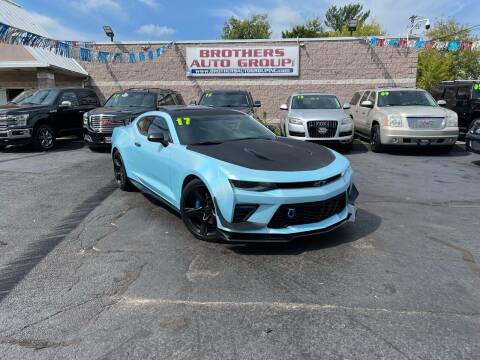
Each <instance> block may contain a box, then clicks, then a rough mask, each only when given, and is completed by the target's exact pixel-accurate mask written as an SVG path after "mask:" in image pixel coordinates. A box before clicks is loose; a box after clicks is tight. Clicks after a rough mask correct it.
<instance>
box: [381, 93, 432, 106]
mask: <svg viewBox="0 0 480 360" xmlns="http://www.w3.org/2000/svg"><path fill="white" fill-rule="evenodd" d="M378 106H379V107H385V106H438V105H437V103H436V101H435V100H434V99H433V98H432V97H431V95H430V94H429V93H427V92H426V91H422V90H418V91H417V90H406V91H399V90H394V91H380V92H379V93H378Z"/></svg>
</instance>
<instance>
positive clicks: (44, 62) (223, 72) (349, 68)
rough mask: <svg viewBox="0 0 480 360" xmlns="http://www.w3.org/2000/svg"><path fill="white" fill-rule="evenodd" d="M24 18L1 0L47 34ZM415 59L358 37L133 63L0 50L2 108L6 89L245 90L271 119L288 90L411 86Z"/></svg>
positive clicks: (115, 49)
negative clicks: (68, 87) (44, 87)
mask: <svg viewBox="0 0 480 360" xmlns="http://www.w3.org/2000/svg"><path fill="white" fill-rule="evenodd" d="M5 8H9V9H10V12H6V11H5ZM12 8H13V9H14V13H15V12H17V15H12V11H11V9H12ZM19 14H21V15H19ZM27 16H28V13H27V12H26V11H25V10H24V9H22V8H20V7H19V6H18V5H15V4H14V3H12V2H11V1H9V0H0V22H4V23H7V24H11V25H12V26H16V27H18V28H21V29H26V30H28V31H31V32H35V33H39V34H40V35H44V34H45V35H44V36H47V35H48V34H46V33H45V31H44V30H43V29H41V28H40V27H38V26H37V25H35V24H34V20H33V19H32V18H31V17H30V18H28V17H27ZM5 21H7V22H5ZM166 44H167V43H166V42H128V41H124V42H123V41H122V42H114V43H108V42H105V43H96V45H95V47H94V49H95V51H96V50H100V51H105V52H109V53H137V54H138V53H140V52H142V53H145V54H148V53H149V52H150V51H154V50H155V49H156V48H158V47H162V46H165V45H166ZM417 61H418V52H417V50H415V49H403V48H393V47H377V46H371V45H369V44H368V43H367V42H366V41H365V40H364V39H361V38H320V39H281V40H199V41H177V42H174V43H173V44H172V46H171V47H170V48H169V49H168V50H166V51H164V52H163V53H162V54H161V56H158V57H157V56H155V57H153V58H152V59H146V60H145V61H136V62H134V63H131V62H129V61H128V60H127V61H121V62H110V61H109V62H106V63H104V62H97V61H96V58H94V61H92V62H84V61H80V60H78V61H76V60H74V59H69V58H65V57H62V56H59V55H54V54H52V53H50V52H49V51H47V50H41V49H32V48H27V47H21V46H12V45H0V103H1V101H2V96H3V100H5V99H6V98H7V97H10V96H7V95H8V94H10V93H12V94H13V93H14V92H15V91H13V92H12V89H16V90H17V91H18V90H20V89H27V88H35V87H41V86H46V85H48V86H88V87H92V88H93V89H94V90H95V91H96V92H97V93H98V94H99V95H100V97H101V99H106V98H108V97H109V96H110V95H111V94H112V93H113V92H115V91H122V90H126V89H129V88H151V87H153V88H169V89H173V90H176V91H179V92H180V93H181V94H182V95H183V97H184V98H185V100H186V101H187V102H191V101H193V100H197V99H198V97H199V95H200V94H201V93H202V92H203V91H205V90H211V89H246V90H249V91H250V92H251V93H252V95H253V97H254V100H260V101H261V102H262V107H261V108H260V110H259V111H258V114H259V116H260V117H261V118H265V119H267V120H269V121H275V120H277V119H278V118H279V116H280V109H279V108H280V105H281V104H282V103H285V102H286V100H287V98H288V96H289V95H290V94H291V93H292V92H294V91H299V90H304V91H321V92H329V93H335V94H337V96H338V97H339V99H340V100H341V101H342V102H346V101H348V100H350V98H351V97H352V95H353V94H354V93H355V92H356V91H358V90H360V89H363V88H370V87H377V86H386V85H389V86H390V85H392V86H407V87H413V86H415V82H416V73H417ZM2 93H3V94H4V95H2Z"/></svg>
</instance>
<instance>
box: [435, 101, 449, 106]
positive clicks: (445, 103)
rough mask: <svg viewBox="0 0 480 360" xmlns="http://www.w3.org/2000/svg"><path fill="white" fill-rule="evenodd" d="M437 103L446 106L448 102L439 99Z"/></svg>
mask: <svg viewBox="0 0 480 360" xmlns="http://www.w3.org/2000/svg"><path fill="white" fill-rule="evenodd" d="M437 104H438V106H445V105H447V102H446V101H445V100H438V101H437Z"/></svg>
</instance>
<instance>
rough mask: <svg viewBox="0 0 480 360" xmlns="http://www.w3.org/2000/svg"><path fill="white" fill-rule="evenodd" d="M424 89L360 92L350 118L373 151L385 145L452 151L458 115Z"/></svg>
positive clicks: (355, 99) (352, 106)
mask: <svg viewBox="0 0 480 360" xmlns="http://www.w3.org/2000/svg"><path fill="white" fill-rule="evenodd" d="M442 105H445V102H444V101H442V100H440V101H438V103H437V102H436V101H435V100H434V99H433V98H432V97H431V95H430V94H429V93H428V92H426V91H425V90H422V89H410V88H382V89H369V90H363V91H360V92H357V93H356V94H355V95H354V96H353V98H352V101H351V108H350V116H351V117H352V119H353V121H354V123H355V132H356V133H357V134H358V135H359V136H361V137H365V138H368V139H370V143H371V146H372V151H374V152H382V151H383V150H384V149H385V146H386V145H403V146H436V147H440V148H441V149H443V150H444V151H445V152H449V151H450V150H451V149H452V147H453V146H454V145H455V142H456V141H457V138H458V133H459V130H458V116H457V114H456V113H455V112H453V111H451V110H449V109H445V108H442V107H441V106H442Z"/></svg>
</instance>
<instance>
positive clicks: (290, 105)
mask: <svg viewBox="0 0 480 360" xmlns="http://www.w3.org/2000/svg"><path fill="white" fill-rule="evenodd" d="M291 101H292V97H291V96H289V97H288V99H287V106H288V108H289V109H290V108H291V107H292V104H291Z"/></svg>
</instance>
